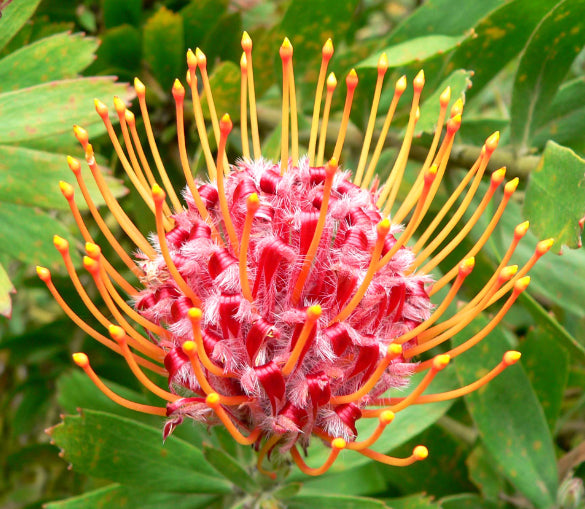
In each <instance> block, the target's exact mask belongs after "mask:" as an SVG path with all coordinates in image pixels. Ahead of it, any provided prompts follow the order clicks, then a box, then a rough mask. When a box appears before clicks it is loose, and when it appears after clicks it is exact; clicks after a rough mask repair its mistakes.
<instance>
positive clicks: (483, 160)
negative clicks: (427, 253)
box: [412, 145, 489, 253]
mask: <svg viewBox="0 0 585 509" xmlns="http://www.w3.org/2000/svg"><path fill="white" fill-rule="evenodd" d="M488 162H489V155H488V154H487V153H486V146H485V145H484V146H483V148H482V150H481V153H480V156H479V157H478V159H477V160H476V161H475V163H474V164H473V166H472V167H471V168H470V170H469V171H468V172H467V174H466V175H465V177H464V178H463V179H462V180H461V182H460V183H459V185H458V186H457V188H456V189H455V191H453V193H451V194H450V196H449V199H448V200H447V201H446V202H445V203H444V204H443V206H442V207H441V210H440V211H439V212H438V213H437V214H436V216H435V217H434V218H433V221H432V222H431V224H430V225H429V226H428V227H427V229H426V230H425V231H424V232H423V233H422V235H421V236H420V237H419V238H418V240H417V241H416V243H415V245H414V246H413V248H412V250H413V251H414V252H415V253H418V252H419V251H420V250H421V248H422V247H423V246H425V245H426V243H427V241H428V240H429V238H430V236H431V235H432V234H433V232H434V231H435V230H436V228H437V227H438V226H439V224H440V223H441V221H442V220H443V218H444V217H445V216H446V215H447V212H449V210H451V207H452V206H453V204H454V203H455V201H456V200H457V198H459V195H460V194H461V193H462V192H463V190H464V189H465V188H466V187H467V184H468V183H469V181H470V180H471V179H472V178H473V177H474V175H475V180H474V181H473V183H472V184H471V186H470V188H469V190H468V191H467V194H466V195H465V198H464V199H463V200H462V203H461V204H460V205H459V207H458V208H457V211H456V212H455V214H454V215H453V217H452V218H451V219H450V220H449V222H448V223H447V225H445V226H444V228H442V230H441V235H442V239H444V238H445V237H446V236H447V235H448V234H449V233H450V232H451V230H452V229H453V227H454V226H455V225H456V224H457V222H458V221H459V219H461V217H462V216H463V214H464V213H465V211H466V210H467V208H468V207H469V204H470V203H471V200H472V199H473V196H474V195H475V192H476V191H477V187H478V186H479V184H480V182H481V180H482V177H483V173H484V171H485V169H486V167H487V164H488ZM444 231H446V232H447V233H442V232H444ZM440 242H442V240H440V241H439V242H438V243H437V245H438V244H439V243H440Z"/></svg>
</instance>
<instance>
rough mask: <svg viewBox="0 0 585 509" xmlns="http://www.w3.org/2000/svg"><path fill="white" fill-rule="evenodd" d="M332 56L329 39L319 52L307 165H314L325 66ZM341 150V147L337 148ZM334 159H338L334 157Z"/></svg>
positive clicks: (331, 44) (325, 74) (325, 73)
mask: <svg viewBox="0 0 585 509" xmlns="http://www.w3.org/2000/svg"><path fill="white" fill-rule="evenodd" d="M332 56H333V43H332V42H331V39H327V42H326V43H325V44H324V45H323V50H322V52H321V68H320V69H319V78H318V79H317V89H316V90H315V104H314V106H313V118H312V120H311V134H310V136H309V165H310V166H315V148H316V146H317V134H318V132H319V115H320V110H321V98H322V96H323V86H324V85H325V76H327V67H328V66H329V60H331V57H332ZM339 151H340V152H341V149H340V150H339ZM336 159H339V158H338V157H336Z"/></svg>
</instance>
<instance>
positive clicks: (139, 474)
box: [50, 410, 232, 493]
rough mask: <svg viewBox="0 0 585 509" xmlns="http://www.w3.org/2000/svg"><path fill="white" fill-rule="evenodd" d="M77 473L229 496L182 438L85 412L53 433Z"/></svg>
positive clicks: (159, 488)
mask: <svg viewBox="0 0 585 509" xmlns="http://www.w3.org/2000/svg"><path fill="white" fill-rule="evenodd" d="M50 435H51V437H52V439H53V440H54V441H55V443H56V444H57V445H58V446H59V447H60V448H62V449H63V450H64V451H65V453H64V454H65V455H64V458H65V460H66V461H68V462H70V463H71V464H72V465H73V468H74V469H75V470H76V471H78V472H80V473H84V474H87V475H91V476H93V477H98V478H101V479H109V480H111V481H116V482H120V483H122V484H128V485H131V486H136V487H144V486H148V489H149V490H152V491H162V490H167V491H174V492H178V493H229V492H230V491H231V489H232V487H231V485H230V483H228V482H226V481H224V480H222V479H220V478H218V477H217V475H216V472H215V470H214V469H213V468H212V467H211V466H210V465H209V464H208V463H207V461H206V460H205V458H204V457H203V454H202V452H201V451H200V450H199V449H197V448H196V447H194V446H193V445H191V444H189V443H188V442H185V441H183V440H180V439H178V438H176V437H173V436H171V437H169V438H168V440H167V441H166V443H165V444H164V445H163V444H162V435H161V431H160V430H159V429H156V428H152V427H150V426H146V425H144V424H140V423H138V422H135V421H131V420H129V419H125V418H123V417H118V416H115V415H111V414H107V413H104V412H97V411H94V410H83V411H82V413H81V414H80V415H74V416H65V417H64V419H63V422H62V423H60V424H58V425H57V426H55V427H53V428H52V429H51V430H50Z"/></svg>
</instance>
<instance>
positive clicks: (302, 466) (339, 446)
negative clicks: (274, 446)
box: [290, 438, 347, 476]
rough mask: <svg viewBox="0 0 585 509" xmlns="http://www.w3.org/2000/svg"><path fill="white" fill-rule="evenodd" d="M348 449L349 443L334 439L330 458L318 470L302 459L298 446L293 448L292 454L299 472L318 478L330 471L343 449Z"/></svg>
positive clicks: (341, 439)
mask: <svg viewBox="0 0 585 509" xmlns="http://www.w3.org/2000/svg"><path fill="white" fill-rule="evenodd" d="M346 447H347V443H346V441H345V440H344V439H343V438H334V439H333V440H332V441H331V452H330V453H329V457H328V458H327V460H326V461H325V463H323V465H321V466H320V467H318V468H311V467H309V466H308V465H307V464H306V463H305V462H304V460H303V458H301V455H300V454H299V451H298V450H297V447H296V446H293V447H292V449H291V450H290V454H291V456H292V458H293V460H294V462H295V463H296V464H297V466H298V467H299V470H300V471H301V472H303V474H307V475H312V476H317V475H322V474H324V473H325V472H327V470H329V468H331V465H333V463H334V462H335V460H336V459H337V456H338V455H339V452H340V451H342V450H343V449H345V448H346Z"/></svg>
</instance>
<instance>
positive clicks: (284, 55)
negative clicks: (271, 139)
mask: <svg viewBox="0 0 585 509" xmlns="http://www.w3.org/2000/svg"><path fill="white" fill-rule="evenodd" d="M292 55H293V48H292V46H291V43H290V41H289V40H288V37H285V38H284V42H283V43H282V46H281V47H280V58H281V60H282V115H281V122H282V124H281V125H282V128H281V135H280V174H281V175H284V173H285V172H286V169H287V168H288V121H289V102H290V99H289V96H290V73H289V70H290V69H289V65H288V64H289V61H292Z"/></svg>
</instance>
